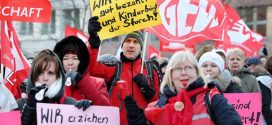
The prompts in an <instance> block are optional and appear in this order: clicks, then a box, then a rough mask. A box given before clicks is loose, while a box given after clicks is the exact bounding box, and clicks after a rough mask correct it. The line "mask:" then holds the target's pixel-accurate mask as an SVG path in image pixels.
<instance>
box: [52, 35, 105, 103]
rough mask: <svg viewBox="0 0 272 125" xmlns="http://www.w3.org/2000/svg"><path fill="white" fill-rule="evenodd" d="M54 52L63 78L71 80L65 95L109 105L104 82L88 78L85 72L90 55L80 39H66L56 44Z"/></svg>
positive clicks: (74, 37)
mask: <svg viewBox="0 0 272 125" xmlns="http://www.w3.org/2000/svg"><path fill="white" fill-rule="evenodd" d="M54 52H55V53H56V54H57V55H58V56H59V58H60V60H61V61H62V64H63V67H64V70H65V72H66V73H65V77H66V78H68V79H70V80H71V84H69V83H68V84H66V88H65V93H66V95H68V96H71V97H73V98H75V99H77V100H80V99H88V100H91V101H92V102H93V104H94V105H104V106H108V105H109V101H108V96H107V88H106V84H105V82H104V80H103V79H100V78H96V77H92V76H90V75H89V73H88V71H87V69H88V66H89V63H90V55H89V52H88V48H87V46H86V44H85V43H84V42H83V41H82V40H81V39H79V38H78V37H76V36H69V37H66V38H64V39H62V40H61V41H60V42H58V43H57V44H56V46H55V48H54ZM67 82H68V81H66V83H67Z"/></svg>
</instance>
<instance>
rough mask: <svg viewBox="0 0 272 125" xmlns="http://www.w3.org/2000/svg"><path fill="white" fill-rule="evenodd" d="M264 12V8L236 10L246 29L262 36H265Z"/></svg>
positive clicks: (265, 20) (265, 21)
mask: <svg viewBox="0 0 272 125" xmlns="http://www.w3.org/2000/svg"><path fill="white" fill-rule="evenodd" d="M266 10H267V7H266V6H258V7H240V8H238V12H239V15H240V16H241V18H242V19H243V20H244V21H245V23H246V24H247V25H248V27H249V28H250V29H252V30H254V31H256V32H258V33H260V34H261V35H263V36H266V23H267V19H266V15H267V11H266Z"/></svg>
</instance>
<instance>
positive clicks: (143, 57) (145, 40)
mask: <svg viewBox="0 0 272 125" xmlns="http://www.w3.org/2000/svg"><path fill="white" fill-rule="evenodd" d="M147 38H148V32H146V30H145V39H144V46H143V55H142V65H141V73H143V68H144V62H145V53H146V46H147Z"/></svg>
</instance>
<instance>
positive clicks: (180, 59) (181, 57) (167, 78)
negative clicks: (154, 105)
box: [160, 51, 203, 94]
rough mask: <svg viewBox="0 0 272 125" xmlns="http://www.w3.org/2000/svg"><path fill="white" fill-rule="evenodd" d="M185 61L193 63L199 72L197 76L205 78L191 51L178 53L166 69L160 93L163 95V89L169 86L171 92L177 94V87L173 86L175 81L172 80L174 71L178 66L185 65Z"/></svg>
mask: <svg viewBox="0 0 272 125" xmlns="http://www.w3.org/2000/svg"><path fill="white" fill-rule="evenodd" d="M185 61H189V63H191V64H192V65H193V66H195V68H196V72H197V76H198V77H201V78H203V74H202V72H201V71H200V68H199V66H198V61H197V60H196V58H195V56H194V55H193V54H192V53H191V52H189V51H179V52H176V53H175V54H174V55H173V56H172V57H171V59H170V61H169V63H168V65H167V67H166V71H165V75H164V77H163V81H162V83H161V86H160V91H161V93H162V94H163V89H164V87H165V86H166V85H168V87H169V88H170V90H172V91H173V92H175V86H174V84H173V80H172V77H171V75H172V70H173V68H174V67H177V66H178V65H180V64H182V63H184V62H185Z"/></svg>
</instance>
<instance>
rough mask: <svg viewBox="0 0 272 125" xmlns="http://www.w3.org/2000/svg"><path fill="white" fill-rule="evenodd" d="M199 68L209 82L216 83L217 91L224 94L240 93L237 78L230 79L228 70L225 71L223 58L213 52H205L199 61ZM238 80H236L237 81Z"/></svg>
mask: <svg viewBox="0 0 272 125" xmlns="http://www.w3.org/2000/svg"><path fill="white" fill-rule="evenodd" d="M199 66H200V67H201V71H202V72H203V74H204V75H205V76H208V77H209V80H210V81H214V82H216V85H217V87H218V89H219V90H220V91H221V92H226V93H241V92H242V90H241V86H240V82H239V80H240V79H239V78H238V77H232V76H231V74H230V72H229V71H228V70H225V69H224V67H225V62H224V60H223V58H222V57H221V56H220V55H219V54H217V53H215V52H206V53H204V54H203V55H202V56H201V57H200V59H199ZM237 79H238V80H237Z"/></svg>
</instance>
